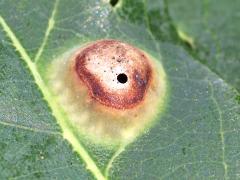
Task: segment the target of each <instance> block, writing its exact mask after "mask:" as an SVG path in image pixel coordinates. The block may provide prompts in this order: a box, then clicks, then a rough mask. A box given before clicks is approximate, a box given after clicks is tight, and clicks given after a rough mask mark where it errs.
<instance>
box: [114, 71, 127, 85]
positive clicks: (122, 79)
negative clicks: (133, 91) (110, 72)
mask: <svg viewBox="0 0 240 180" xmlns="http://www.w3.org/2000/svg"><path fill="white" fill-rule="evenodd" d="M117 80H118V82H120V83H122V84H124V83H126V82H127V81H128V77H127V75H126V74H124V73H122V74H119V75H118V76H117Z"/></svg>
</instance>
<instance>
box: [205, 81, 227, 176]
mask: <svg viewBox="0 0 240 180" xmlns="http://www.w3.org/2000/svg"><path fill="white" fill-rule="evenodd" d="M209 87H210V90H211V99H212V101H213V103H214V104H215V106H216V108H217V111H218V115H219V124H220V128H219V133H220V138H221V148H222V164H223V168H224V179H227V177H228V172H227V171H228V165H227V163H226V158H225V138H224V129H223V118H222V111H221V109H220V107H219V105H218V102H217V100H216V98H215V97H214V89H213V84H212V82H210V81H209Z"/></svg>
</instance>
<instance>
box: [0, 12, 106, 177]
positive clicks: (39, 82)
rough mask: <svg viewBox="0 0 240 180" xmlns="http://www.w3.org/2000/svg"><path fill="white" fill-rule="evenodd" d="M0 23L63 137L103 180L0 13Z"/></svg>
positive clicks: (95, 174)
mask: <svg viewBox="0 0 240 180" xmlns="http://www.w3.org/2000/svg"><path fill="white" fill-rule="evenodd" d="M0 25H1V26H2V28H3V30H4V31H5V33H6V35H7V36H8V37H9V38H10V40H11V41H12V45H13V46H14V47H15V48H16V50H17V51H18V52H19V54H20V56H21V58H22V60H24V62H25V63H26V64H27V66H28V68H29V70H30V72H31V74H32V76H33V78H34V80H35V83H36V84H37V86H38V87H39V89H40V90H41V92H42V94H43V97H44V99H45V100H46V101H47V103H48V105H49V106H50V108H51V110H52V113H53V115H54V117H55V118H56V120H57V122H58V123H59V124H60V126H61V127H62V131H63V137H64V138H66V139H67V140H68V141H69V142H70V143H71V144H72V146H73V148H74V150H75V151H76V152H77V153H78V154H79V155H80V156H81V158H82V159H83V161H84V162H85V163H86V165H87V169H89V170H90V171H91V172H92V174H93V175H94V176H95V177H96V179H99V180H105V179H106V178H105V177H104V175H103V174H102V172H101V171H100V169H99V168H98V166H97V165H96V163H95V162H94V160H93V159H92V158H91V157H90V155H89V154H88V152H87V150H85V148H84V147H83V146H82V144H81V143H80V142H79V141H78V139H77V138H76V137H75V135H74V134H73V133H72V132H71V130H70V127H69V125H68V123H67V122H66V119H67V116H66V114H65V113H64V111H63V109H62V108H61V106H59V105H58V103H57V101H56V100H55V99H54V96H53V95H52V93H51V92H50V90H49V88H48V87H47V85H46V84H45V83H44V81H43V79H42V77H41V75H40V74H39V72H38V69H37V66H36V63H35V62H33V61H32V60H31V58H30V56H29V55H28V53H27V52H26V50H25V49H24V47H23V46H22V44H21V43H20V41H19V40H18V39H17V37H16V36H15V34H14V33H13V31H12V30H11V28H10V27H9V26H8V24H7V23H6V21H5V20H4V18H3V17H2V16H1V15H0Z"/></svg>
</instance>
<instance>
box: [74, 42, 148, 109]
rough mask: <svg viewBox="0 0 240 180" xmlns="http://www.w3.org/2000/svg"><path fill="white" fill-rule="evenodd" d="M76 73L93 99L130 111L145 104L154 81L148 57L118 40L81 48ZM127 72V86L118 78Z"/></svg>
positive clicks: (76, 59) (77, 56)
mask: <svg viewBox="0 0 240 180" xmlns="http://www.w3.org/2000/svg"><path fill="white" fill-rule="evenodd" d="M73 66H74V68H73V69H74V71H75V73H76V74H77V76H78V77H79V81H81V82H79V83H83V84H84V85H86V87H87V88H88V90H89V95H90V97H91V98H93V99H94V100H96V101H97V102H99V103H101V104H102V105H105V106H108V107H111V108H115V109H130V108H133V107H135V106H138V105H139V104H141V103H142V102H143V101H144V98H145V95H146V92H147V91H148V88H149V86H150V85H151V82H152V66H151V64H150V62H149V59H148V57H147V55H145V54H144V53H143V52H142V51H140V50H139V49H137V48H134V47H133V46H131V45H129V44H126V43H123V42H120V41H117V40H101V41H97V42H95V43H92V44H90V45H88V46H86V47H84V48H83V49H81V50H80V51H79V52H78V53H77V54H75V56H74V58H73ZM120 73H124V74H126V75H127V77H128V81H127V82H126V83H120V82H118V80H117V75H118V74H120Z"/></svg>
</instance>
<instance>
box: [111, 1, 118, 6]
mask: <svg viewBox="0 0 240 180" xmlns="http://www.w3.org/2000/svg"><path fill="white" fill-rule="evenodd" d="M117 3H118V0H110V4H111V5H112V6H113V7H114V6H116V4H117Z"/></svg>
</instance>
